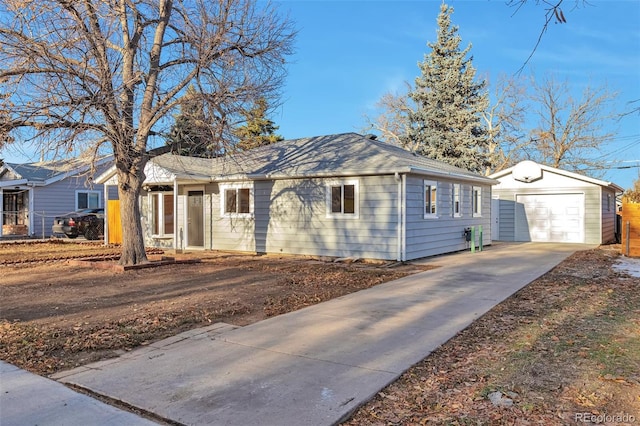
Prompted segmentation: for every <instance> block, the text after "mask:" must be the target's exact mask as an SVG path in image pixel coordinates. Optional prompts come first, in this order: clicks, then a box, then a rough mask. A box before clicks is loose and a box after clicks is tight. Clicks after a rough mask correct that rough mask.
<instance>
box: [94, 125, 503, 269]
mask: <svg viewBox="0 0 640 426" xmlns="http://www.w3.org/2000/svg"><path fill="white" fill-rule="evenodd" d="M145 175H146V180H145V182H144V185H143V190H144V192H143V195H142V196H141V211H142V215H143V217H142V222H143V228H144V230H145V244H147V245H148V246H156V247H166V248H175V249H212V250H234V251H244V252H258V253H288V254H304V255H316V256H335V257H359V258H372V259H388V260H409V259H416V258H420V257H425V256H431V255H437V254H441V253H447V252H453V251H457V250H463V249H465V248H467V247H469V243H468V242H466V241H465V237H464V230H465V228H467V227H470V226H478V225H482V226H484V229H485V231H486V232H485V233H484V238H483V243H484V244H490V243H491V237H490V236H491V234H490V200H491V185H493V184H495V183H496V182H495V181H493V180H491V179H488V178H486V177H483V176H480V175H477V174H474V173H471V172H468V171H466V170H462V169H459V168H456V167H453V166H450V165H447V164H444V163H442V162H438V161H434V160H430V159H428V158H425V157H422V156H419V155H416V154H413V153H411V152H408V151H406V150H404V149H401V148H399V147H396V146H393V145H389V144H386V143H382V142H379V141H376V140H374V137H373V136H361V135H358V134H355V133H346V134H339V135H329V136H320V137H314V138H307V139H297V140H288V141H282V142H278V143H276V144H272V145H268V146H264V147H260V148H256V149H254V150H251V151H247V152H243V153H239V154H235V155H230V156H227V157H222V158H215V159H202V158H192V157H181V156H176V155H172V154H164V155H160V156H157V157H154V158H152V159H151V160H150V161H149V163H148V164H147V166H146V167H145ZM97 181H98V182H100V183H103V184H105V186H111V185H117V175H116V174H115V168H113V167H112V168H111V169H110V170H109V171H107V172H105V173H104V174H103V175H102V176H100V177H99V178H98V179H97ZM107 232H108V230H107Z"/></svg>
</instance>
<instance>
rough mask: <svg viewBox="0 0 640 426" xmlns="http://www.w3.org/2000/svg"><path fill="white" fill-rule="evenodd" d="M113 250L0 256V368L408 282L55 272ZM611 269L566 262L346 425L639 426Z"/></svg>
mask: <svg viewBox="0 0 640 426" xmlns="http://www.w3.org/2000/svg"><path fill="white" fill-rule="evenodd" d="M109 250H111V253H110V252H109ZM114 250H115V252H116V253H117V248H115V249H114V248H105V247H101V246H99V245H95V244H83V245H77V244H76V245H73V246H71V245H64V246H63V245H60V244H58V245H52V244H43V245H41V246H36V245H12V246H9V245H0V264H2V263H3V262H4V264H5V266H0V359H3V360H6V361H8V362H11V363H13V364H15V365H18V366H20V367H23V368H25V369H27V370H30V371H33V372H36V373H39V374H43V375H46V374H50V373H52V372H55V371H58V370H62V369H68V368H72V367H75V366H77V365H81V364H85V363H88V362H91V361H95V360H97V359H101V358H104V357H110V356H115V355H117V354H119V353H123V352H124V351H128V350H131V349H132V348H134V347H136V346H139V345H144V344H146V343H147V342H151V341H155V340H158V339H161V338H163V337H166V336H169V335H173V334H176V333H178V332H181V331H184V330H186V329H190V328H195V327H199V326H202V325H208V324H210V323H213V322H219V321H224V322H227V323H231V324H237V325H246V324H249V323H252V322H255V321H259V320H261V319H264V318H266V317H268V316H272V315H278V314H281V313H284V312H288V311H292V310H295V309H299V308H301V307H304V306H307V305H311V304H314V303H318V302H321V301H324V300H328V299H331V298H334V297H338V296H340V295H343V294H346V293H349V292H353V291H357V290H359V289H362V288H367V287H370V286H373V285H376V284H378V283H381V282H384V281H388V280H391V279H394V278H398V277H400V276H403V275H406V274H410V273H414V272H417V271H418V269H417V268H416V267H413V266H411V265H404V266H400V267H386V266H388V265H373V264H361V263H354V264H334V263H327V262H321V261H317V260H311V259H306V258H300V257H282V258H279V257H272V256H262V257H260V256H241V255H230V254H226V255H225V254H213V253H199V254H200V255H201V256H202V262H201V263H196V264H185V265H172V266H162V267H158V268H151V269H140V270H133V271H126V272H121V273H116V272H112V271H104V270H96V269H90V268H86V267H79V266H71V265H69V264H67V263H65V261H63V260H52V259H66V258H77V257H85V256H90V255H94V254H96V255H100V256H102V257H104V258H109V256H113V252H114ZM617 257H618V252H616V251H615V250H614V248H612V247H603V248H599V249H595V250H588V251H582V252H578V253H576V254H575V255H573V256H571V257H570V258H569V259H567V260H566V261H564V262H563V263H561V264H560V265H559V266H558V267H556V268H555V269H553V270H552V271H550V272H549V273H547V274H546V275H544V276H543V277H541V278H540V279H538V280H536V281H534V282H533V283H531V284H530V285H529V286H527V287H525V288H524V289H522V290H520V291H519V292H517V293H516V294H515V295H513V296H512V297H510V298H509V299H507V300H506V301H504V302H503V303H501V304H499V305H498V306H497V307H495V308H494V309H493V310H491V311H490V312H488V313H487V314H486V315H484V316H483V317H481V318H480V319H478V320H477V321H476V322H474V323H473V324H472V325H471V326H469V327H468V328H467V329H465V330H463V331H462V332H460V333H459V334H458V335H457V336H456V337H454V338H453V339H451V340H450V341H448V342H447V343H445V344H444V345H442V346H441V347H440V348H439V349H437V350H436V351H434V352H433V353H432V354H431V355H429V356H428V357H427V358H425V359H424V360H423V361H422V362H420V363H418V364H417V365H416V366H414V367H413V368H412V369H410V370H409V371H407V372H406V373H405V374H404V375H403V376H402V377H401V378H400V379H399V380H397V381H396V382H395V383H393V384H392V385H391V386H389V387H388V388H387V389H384V390H383V391H381V392H380V393H379V394H378V395H377V396H376V397H375V398H374V399H373V400H372V401H370V402H369V403H368V404H366V405H365V406H364V407H362V408H361V409H360V410H358V411H357V412H356V413H354V415H353V417H352V418H351V419H350V420H348V421H347V422H346V423H345V425H349V426H356V425H357V426H360V425H366V426H373V425H375V426H378V425H380V426H382V425H425V424H429V425H431V424H436V425H472V424H473V425H477V424H482V425H489V424H490V425H502V424H513V425H535V424H540V425H565V424H584V423H583V422H582V420H584V419H587V420H589V421H591V422H592V423H597V422H599V423H606V422H608V424H625V422H624V421H623V420H624V419H627V420H629V419H630V417H629V416H631V418H632V419H634V422H635V423H634V422H629V423H630V424H638V422H640V279H639V278H633V277H631V276H629V275H627V274H625V273H622V272H617V271H616V270H615V269H614V268H613V264H614V263H615V262H616V259H617ZM31 260H37V261H35V262H32V261H31ZM15 261H17V262H19V263H15ZM492 400H493V401H492ZM578 413H581V415H582V416H583V417H581V418H580V419H578V418H577V417H576V415H577V414H578ZM607 416H608V417H607ZM615 416H619V417H615ZM624 416H626V417H624Z"/></svg>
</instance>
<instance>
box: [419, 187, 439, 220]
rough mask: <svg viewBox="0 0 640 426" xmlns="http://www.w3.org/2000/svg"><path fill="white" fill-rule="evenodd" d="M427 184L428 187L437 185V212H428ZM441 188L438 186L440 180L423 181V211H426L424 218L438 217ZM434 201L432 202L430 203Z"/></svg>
mask: <svg viewBox="0 0 640 426" xmlns="http://www.w3.org/2000/svg"><path fill="white" fill-rule="evenodd" d="M427 186H428V187H435V188H436V202H435V207H436V212H435V213H427V210H426V209H427ZM439 192H440V189H439V188H438V181H435V180H425V181H423V184H422V196H423V203H422V211H423V213H424V218H425V219H438V211H439V209H438V200H439V199H440V194H439ZM432 203H433V202H432V201H431V202H430V205H431V204H432Z"/></svg>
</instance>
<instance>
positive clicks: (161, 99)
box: [0, 0, 295, 264]
mask: <svg viewBox="0 0 640 426" xmlns="http://www.w3.org/2000/svg"><path fill="white" fill-rule="evenodd" d="M276 12H277V11H276V10H275V9H274V7H273V6H272V5H270V4H267V3H257V2H256V1H255V0H135V1H132V0H73V1H72V0H37V1H34V0H0V63H1V64H2V66H3V68H2V69H1V70H0V81H3V82H4V83H3V89H2V95H3V96H2V97H0V118H1V119H2V123H1V124H0V135H3V136H5V135H15V136H16V139H18V140H19V139H20V137H17V136H18V135H20V136H21V137H35V138H37V139H39V138H45V137H47V136H48V137H49V140H55V141H56V143H57V144H58V146H63V147H73V148H74V149H76V150H77V147H78V146H83V147H84V148H85V149H88V150H93V151H95V152H97V151H98V149H99V148H100V147H101V146H102V145H107V146H109V147H110V151H112V152H113V155H114V159H115V165H116V170H117V176H118V181H119V184H118V185H119V186H118V193H119V198H120V206H121V207H120V210H121V219H122V224H123V228H124V229H123V248H122V257H121V259H120V263H122V264H135V263H139V262H145V261H146V253H145V250H144V242H143V235H142V227H141V223H140V212H139V205H138V196H139V193H140V188H141V185H142V182H143V181H144V179H145V176H144V166H145V164H146V162H147V160H148V158H149V155H148V147H149V146H150V142H151V140H152V138H153V137H154V136H155V135H157V134H159V133H161V130H162V129H161V128H162V127H163V126H164V127H167V128H168V127H169V125H170V124H168V123H167V122H166V120H165V118H166V117H171V114H172V113H173V112H175V111H176V110H177V107H178V106H179V105H180V104H181V102H182V99H183V97H184V96H185V94H186V89H187V87H188V86H189V85H193V86H194V87H196V89H197V93H199V94H200V95H199V96H201V97H202V101H203V104H204V105H206V108H207V112H208V114H209V116H211V117H221V118H222V122H226V120H227V118H228V117H233V116H234V115H235V114H236V113H237V111H240V110H241V109H242V108H243V107H244V106H246V105H247V104H249V103H250V102H251V101H252V100H254V99H256V98H258V97H261V96H262V97H266V98H274V97H275V96H277V92H278V89H279V88H280V87H281V83H282V80H283V78H284V75H285V69H284V65H285V57H286V55H288V54H291V53H292V43H293V40H294V37H295V31H294V29H293V28H292V24H291V22H290V21H289V20H288V19H287V18H283V17H281V16H279V15H278V14H277V13H276ZM218 124H219V123H218ZM229 131H230V130H229ZM218 133H223V132H218Z"/></svg>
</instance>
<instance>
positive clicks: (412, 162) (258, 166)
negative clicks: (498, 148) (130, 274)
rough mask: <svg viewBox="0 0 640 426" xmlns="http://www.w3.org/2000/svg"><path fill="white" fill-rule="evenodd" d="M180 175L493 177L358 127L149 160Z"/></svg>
mask: <svg viewBox="0 0 640 426" xmlns="http://www.w3.org/2000/svg"><path fill="white" fill-rule="evenodd" d="M152 161H153V162H154V163H155V164H157V165H158V166H160V167H162V168H164V169H166V170H167V171H170V172H171V173H173V174H175V175H176V176H178V177H189V176H190V177H194V176H201V177H205V176H210V177H212V178H213V179H215V180H224V179H231V178H237V177H246V178H253V179H260V178H273V179H276V178H301V177H314V176H318V177H319V176H360V175H372V174H389V173H395V172H400V173H406V172H413V173H418V174H423V175H433V176H443V175H445V176H451V177H456V178H458V179H462V180H471V181H479V182H485V183H495V181H493V180H491V179H488V178H485V177H483V176H480V175H478V174H476V173H473V172H469V171H467V170H464V169H460V168H458V167H454V166H451V165H449V164H446V163H443V162H440V161H436V160H432V159H429V158H426V157H423V156H421V155H417V154H414V153H411V152H409V151H406V150H404V149H402V148H400V147H397V146H394V145H390V144H387V143H384V142H380V141H376V140H372V139H370V138H368V137H365V136H362V135H359V134H357V133H343V134H336V135H327V136H317V137H311V138H303V139H293V140H285V141H281V142H278V143H276V144H272V145H268V146H263V147H260V148H256V149H254V150H251V151H247V152H242V153H237V154H233V155H228V156H226V157H220V158H215V159H202V158H192V157H181V156H176V155H171V154H164V155H161V156H158V157H155V158H154V159H153V160H152Z"/></svg>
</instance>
